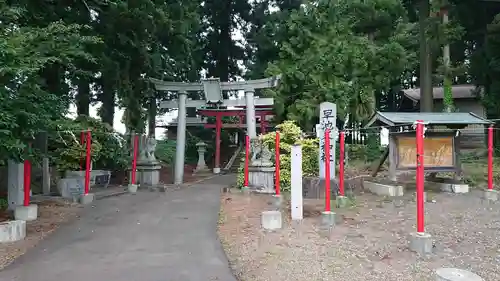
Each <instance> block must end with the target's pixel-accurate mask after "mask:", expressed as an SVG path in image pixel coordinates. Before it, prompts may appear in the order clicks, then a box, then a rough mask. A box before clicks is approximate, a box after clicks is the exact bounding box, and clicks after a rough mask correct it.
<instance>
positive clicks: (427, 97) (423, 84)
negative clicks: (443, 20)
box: [418, 0, 434, 112]
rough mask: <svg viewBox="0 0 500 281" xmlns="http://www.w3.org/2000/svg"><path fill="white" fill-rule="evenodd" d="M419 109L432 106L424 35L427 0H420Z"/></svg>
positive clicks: (430, 80)
mask: <svg viewBox="0 0 500 281" xmlns="http://www.w3.org/2000/svg"><path fill="white" fill-rule="evenodd" d="M418 14H419V25H420V34H419V35H420V36H419V37H420V111H421V112H431V111H432V110H433V107H434V97H433V95H432V57H431V48H430V44H429V39H428V38H427V35H426V30H427V19H428V18H429V15H430V5H429V0H420V5H419V11H418Z"/></svg>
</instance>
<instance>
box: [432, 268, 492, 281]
mask: <svg viewBox="0 0 500 281" xmlns="http://www.w3.org/2000/svg"><path fill="white" fill-rule="evenodd" d="M436 281H483V278H481V277H480V276H479V275H477V274H475V273H472V272H470V271H467V270H463V269H458V268H439V269H437V270H436Z"/></svg>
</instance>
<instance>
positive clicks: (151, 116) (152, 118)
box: [148, 93, 157, 138]
mask: <svg viewBox="0 0 500 281" xmlns="http://www.w3.org/2000/svg"><path fill="white" fill-rule="evenodd" d="M156 111H157V107H156V96H154V93H153V97H150V98H149V108H148V132H149V133H148V135H149V136H150V137H152V138H154V137H156V133H155V131H156Z"/></svg>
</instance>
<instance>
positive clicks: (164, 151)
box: [155, 140, 176, 164]
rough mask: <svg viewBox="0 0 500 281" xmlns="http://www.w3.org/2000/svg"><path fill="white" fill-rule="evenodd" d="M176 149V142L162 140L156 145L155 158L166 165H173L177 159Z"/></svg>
mask: <svg viewBox="0 0 500 281" xmlns="http://www.w3.org/2000/svg"><path fill="white" fill-rule="evenodd" d="M175 148H176V141H175V140H160V141H158V143H157V144H156V149H155V156H156V158H157V159H158V160H159V161H161V162H163V163H165V164H172V163H173V162H174V159H175Z"/></svg>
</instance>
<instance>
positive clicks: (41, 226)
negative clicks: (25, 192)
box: [0, 199, 79, 270]
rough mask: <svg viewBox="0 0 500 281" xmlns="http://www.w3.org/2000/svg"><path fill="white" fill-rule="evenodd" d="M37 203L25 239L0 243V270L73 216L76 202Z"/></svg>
mask: <svg viewBox="0 0 500 281" xmlns="http://www.w3.org/2000/svg"><path fill="white" fill-rule="evenodd" d="M37 204H38V219H37V220H36V221H32V222H28V223H27V225H26V239H24V240H22V241H17V242H14V243H5V244H0V270H1V269H3V268H4V267H6V266H7V265H9V264H10V263H11V262H12V261H14V259H16V258H18V257H20V256H21V255H23V254H24V253H26V251H28V250H29V249H30V248H31V247H34V246H36V244H37V243H38V242H40V241H41V240H42V239H44V238H45V237H47V235H49V234H51V233H52V232H53V231H54V230H56V229H57V228H58V227H59V225H61V224H62V223H64V222H67V221H68V220H70V219H71V218H75V217H76V214H77V210H78V209H79V208H78V207H77V206H78V205H77V204H70V203H66V202H65V201H63V200H57V199H54V200H50V201H42V202H40V203H37Z"/></svg>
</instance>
